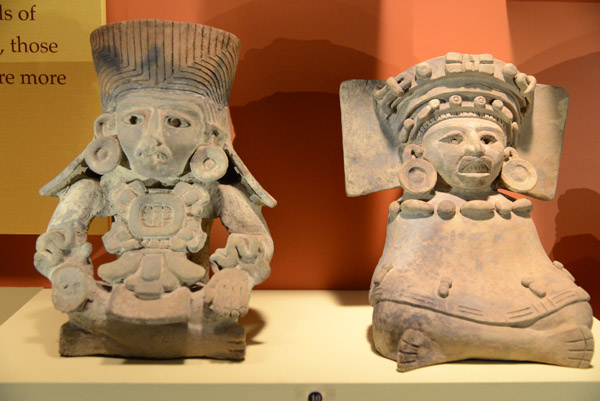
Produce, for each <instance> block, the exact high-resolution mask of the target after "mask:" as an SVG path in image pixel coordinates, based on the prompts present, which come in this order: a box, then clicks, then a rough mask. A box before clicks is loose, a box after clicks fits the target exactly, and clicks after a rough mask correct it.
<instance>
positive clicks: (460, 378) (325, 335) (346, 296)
mask: <svg viewBox="0 0 600 401" xmlns="http://www.w3.org/2000/svg"><path fill="white" fill-rule="evenodd" d="M11 294H12V292H11V291H7V290H6V289H5V290H4V291H0V304H4V303H5V302H6V301H5V298H6V297H10V296H13V297H14V294H13V295H11ZM251 306H252V308H251V310H250V312H249V314H248V316H246V317H245V318H243V319H242V320H241V321H242V323H243V324H244V326H245V327H246V330H247V332H248V336H247V337H248V347H247V352H246V360H245V361H243V362H229V361H216V360H210V359H185V360H183V359H181V360H167V361H152V360H133V359H121V358H106V357H77V358H62V357H60V356H59V355H58V333H59V328H60V326H61V325H62V324H63V323H64V322H65V321H66V320H67V317H66V316H65V315H63V314H61V313H60V312H57V311H55V310H54V308H53V306H52V301H51V292H50V290H42V291H40V292H39V293H37V294H36V295H35V296H33V298H32V299H31V300H29V302H27V303H26V304H25V305H24V306H23V307H22V308H21V309H19V310H18V311H17V312H16V313H15V314H14V315H12V316H11V317H10V318H9V319H8V320H7V321H6V322H4V323H3V324H2V326H0V400H2V401H5V400H6V401H13V400H23V401H34V400H43V401H54V400H60V401H70V400H78V401H79V400H89V401H93V400H103V401H120V400H145V401H151V400H169V401H177V400H186V401H187V400H260V401H268V400H308V399H309V394H310V393H311V392H313V391H319V392H320V393H321V395H322V399H323V401H333V400H335V401H341V400H386V401H387V400H411V401H413V400H414V401H417V400H428V401H429V400H440V401H453V400H457V401H458V400H460V401H468V400H485V401H494V400H511V401H513V400H527V401H537V400H544V401H552V400H560V401H578V400H589V401H598V400H600V357H599V356H598V353H596V355H595V356H594V359H593V360H592V364H593V367H592V368H590V369H573V368H565V367H558V366H549V365H542V364H535V363H511V362H480V361H467V362H460V363H449V364H443V365H437V366H430V367H426V368H422V369H417V370H414V371H411V372H407V373H398V372H396V365H395V362H394V361H391V360H388V359H385V358H383V357H381V356H379V355H378V354H376V353H375V352H374V351H373V349H372V346H371V340H370V332H371V331H370V325H371V313H372V308H371V307H370V306H369V305H368V304H367V293H366V292H365V291H255V292H253V294H252V299H251ZM594 324H595V326H594V329H593V333H594V338H595V339H596V344H598V338H600V337H599V330H600V327H599V323H598V321H597V320H595V321H594Z"/></svg>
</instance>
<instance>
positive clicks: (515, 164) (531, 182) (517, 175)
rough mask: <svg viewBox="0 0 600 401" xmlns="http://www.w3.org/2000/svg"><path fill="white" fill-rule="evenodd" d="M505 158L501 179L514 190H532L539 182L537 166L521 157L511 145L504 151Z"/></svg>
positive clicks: (508, 187)
mask: <svg viewBox="0 0 600 401" xmlns="http://www.w3.org/2000/svg"><path fill="white" fill-rule="evenodd" d="M504 154H505V159H508V160H506V161H505V162H504V165H503V166H502V173H501V174H500V179H501V180H502V182H503V183H504V185H505V186H506V188H507V189H509V190H511V191H514V192H527V191H531V190H532V189H533V187H535V184H536V183H537V172H536V171H535V167H533V165H532V164H531V163H529V162H528V161H527V160H525V159H521V158H519V154H518V153H517V151H516V150H515V149H513V148H511V147H508V148H506V150H505V151H504Z"/></svg>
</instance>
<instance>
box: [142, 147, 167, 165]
mask: <svg viewBox="0 0 600 401" xmlns="http://www.w3.org/2000/svg"><path fill="white" fill-rule="evenodd" d="M135 157H136V158H138V159H151V160H155V161H157V162H159V163H162V162H166V161H167V160H169V158H170V157H169V154H168V152H166V151H163V150H160V149H152V150H139V151H137V152H136V153H135Z"/></svg>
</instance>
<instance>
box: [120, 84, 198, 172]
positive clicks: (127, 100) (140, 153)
mask: <svg viewBox="0 0 600 401" xmlns="http://www.w3.org/2000/svg"><path fill="white" fill-rule="evenodd" d="M202 116H203V114H202V111H201V110H200V108H199V107H198V106H197V105H196V104H195V103H194V102H193V101H192V100H189V99H186V97H185V96H182V95H181V94H176V93H168V92H164V91H155V90H138V91H133V92H131V93H128V94H125V95H124V96H123V97H122V98H121V99H120V100H119V101H118V103H117V108H116V111H115V117H116V127H117V137H118V138H119V142H120V143H121V147H122V148H123V152H124V153H125V155H126V156H127V159H128V160H129V163H130V165H131V169H132V170H133V171H135V172H136V173H138V174H140V175H142V176H145V177H148V178H157V179H160V178H168V177H176V176H178V175H181V174H182V173H183V170H184V168H185V166H186V163H187V162H188V160H189V158H190V157H191V156H192V154H193V153H194V151H195V150H196V148H197V147H198V145H199V144H200V141H201V137H202V135H201V134H202V133H203V132H204V127H205V125H204V122H203V118H202Z"/></svg>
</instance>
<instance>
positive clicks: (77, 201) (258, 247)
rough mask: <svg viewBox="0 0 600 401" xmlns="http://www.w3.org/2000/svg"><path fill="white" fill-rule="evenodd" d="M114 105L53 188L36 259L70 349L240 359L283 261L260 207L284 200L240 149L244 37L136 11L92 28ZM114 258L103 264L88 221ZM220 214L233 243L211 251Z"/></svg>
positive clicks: (64, 347) (106, 106)
mask: <svg viewBox="0 0 600 401" xmlns="http://www.w3.org/2000/svg"><path fill="white" fill-rule="evenodd" d="M91 44H92V52H93V58H94V64H95V67H96V72H97V75H98V81H99V85H100V89H101V95H102V110H103V113H102V114H101V115H100V116H99V117H98V118H97V119H96V121H95V125H94V138H93V140H92V142H91V143H90V144H89V145H88V146H87V148H86V149H85V151H84V152H83V153H82V154H81V155H79V156H78V157H77V158H76V159H75V160H74V161H73V162H72V163H71V164H70V165H69V166H68V167H67V168H66V169H65V170H64V171H63V172H62V173H60V174H59V175H58V176H57V177H56V178H55V179H54V180H52V181H51V182H50V183H48V184H47V185H46V186H44V187H43V188H42V189H41V190H40V193H41V194H42V195H46V196H58V197H59V198H60V202H59V204H58V206H57V208H56V210H55V212H54V215H53V216H52V219H51V220H50V223H49V225H48V229H47V231H46V233H44V234H42V235H41V236H40V237H39V238H38V240H37V244H36V250H37V252H36V254H35V259H34V264H35V267H36V268H37V270H39V271H40V272H41V273H42V274H43V275H45V276H46V277H48V278H49V279H50V281H51V282H52V300H53V302H54V306H55V307H56V308H57V309H58V310H60V311H62V312H66V313H68V315H69V321H68V322H67V323H65V324H64V325H63V326H62V328H61V332H60V346H59V348H60V349H59V351H60V354H61V355H64V356H79V355H95V354H102V355H115V356H122V357H144V358H177V357H211V358H219V359H232V360H240V359H243V358H244V355H245V345H246V344H245V331H244V328H243V327H242V326H241V325H240V324H239V323H238V322H237V319H238V318H239V317H240V316H244V315H245V314H246V313H247V312H248V303H249V299H250V291H251V289H252V287H253V286H255V285H257V284H259V283H261V282H262V281H264V280H265V279H266V278H267V277H268V276H269V273H270V266H269V263H270V261H271V258H272V256H273V242H272V239H271V236H270V234H269V231H268V229H267V226H266V224H265V221H264V219H263V217H262V215H261V208H262V206H263V205H266V206H269V207H274V206H275V203H276V202H275V200H274V199H273V198H272V197H271V196H270V195H269V194H268V193H267V192H265V190H264V189H263V188H262V187H261V186H260V185H259V184H258V182H257V181H256V180H255V179H254V177H253V176H252V175H251V174H250V172H249V171H248V169H247V168H246V166H245V165H244V163H242V161H241V159H240V158H239V156H238V155H237V154H236V152H235V151H234V149H233V146H232V142H231V127H230V120H229V110H228V107H227V105H228V101H229V94H230V91H231V86H232V83H233V78H234V75H235V69H236V66H237V61H238V55H239V49H240V42H239V39H238V38H236V37H235V36H234V35H232V34H230V33H228V32H224V31H222V30H219V29H215V28H211V27H208V26H202V25H193V24H187V23H178V22H168V21H126V22H119V23H115V24H110V25H105V26H102V27H100V28H98V29H97V30H95V31H94V32H92V34H91ZM95 216H101V217H104V216H110V217H112V225H111V228H110V231H109V232H107V233H106V234H105V235H104V236H103V237H102V239H103V242H104V245H105V247H106V250H107V251H108V252H109V253H112V254H115V255H117V259H116V260H115V261H114V262H110V263H106V264H103V265H101V266H99V267H98V269H97V274H98V276H99V277H100V278H101V279H102V280H103V281H96V280H95V278H94V267H93V266H92V264H91V262H90V259H89V256H90V252H91V245H90V244H89V243H88V242H87V231H88V227H89V225H90V222H91V221H92V219H93V218H94V217H95ZM217 217H219V218H220V219H221V221H222V223H223V225H224V226H225V227H226V228H227V230H228V231H229V237H228V239H227V244H226V246H225V248H223V249H218V250H217V251H216V252H214V253H213V254H212V255H209V253H210V252H209V233H210V228H211V225H212V222H213V219H214V218H217Z"/></svg>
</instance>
